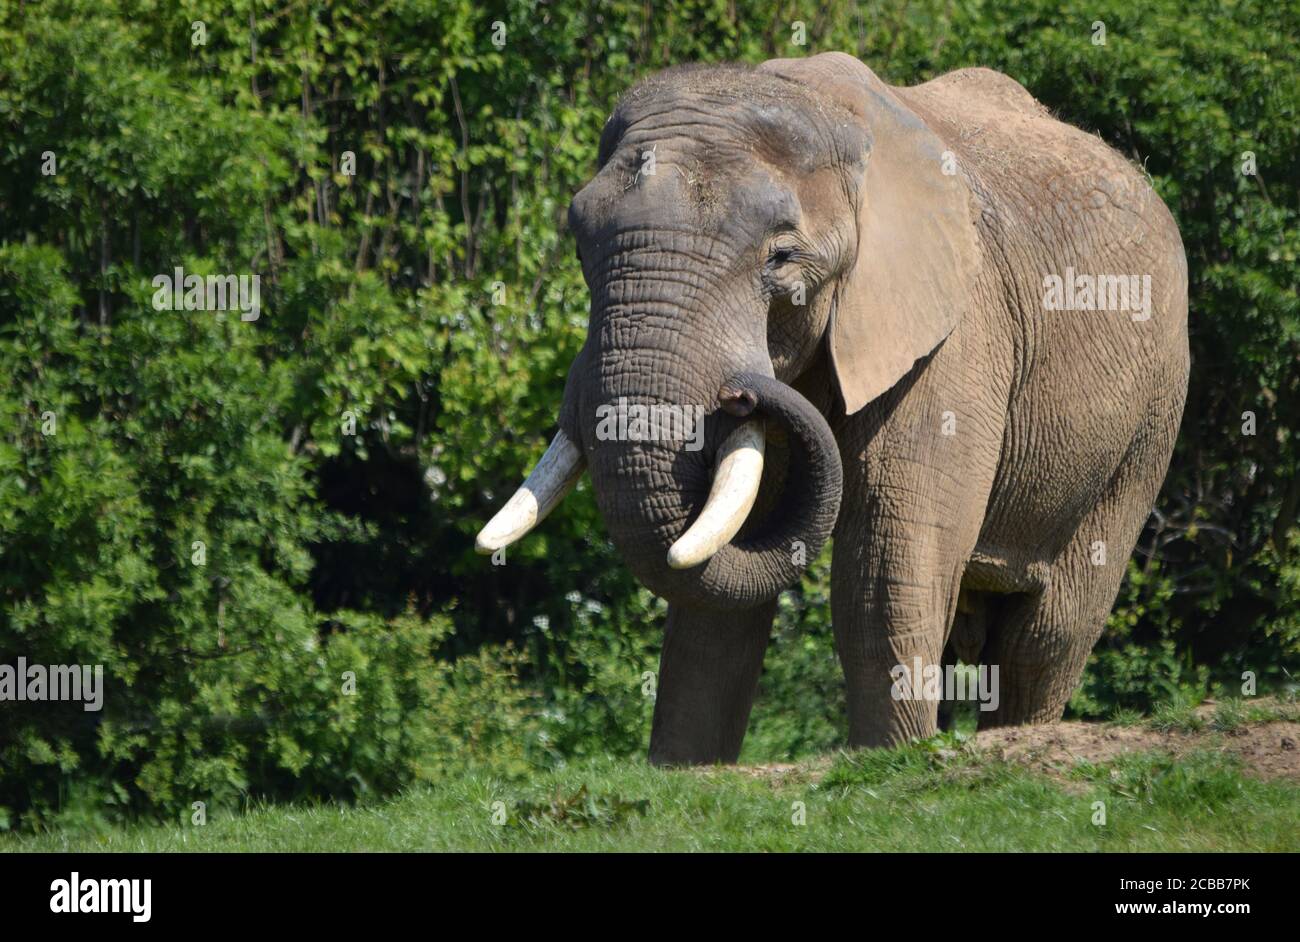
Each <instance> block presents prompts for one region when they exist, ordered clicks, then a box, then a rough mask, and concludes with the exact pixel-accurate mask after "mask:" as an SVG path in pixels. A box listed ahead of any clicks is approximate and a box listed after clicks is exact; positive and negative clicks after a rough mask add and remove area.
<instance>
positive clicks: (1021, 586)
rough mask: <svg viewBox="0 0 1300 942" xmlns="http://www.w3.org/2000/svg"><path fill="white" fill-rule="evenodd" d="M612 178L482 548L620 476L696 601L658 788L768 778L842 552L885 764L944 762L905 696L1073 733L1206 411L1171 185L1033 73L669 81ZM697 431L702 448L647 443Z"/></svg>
mask: <svg viewBox="0 0 1300 942" xmlns="http://www.w3.org/2000/svg"><path fill="white" fill-rule="evenodd" d="M598 159H599V171H598V172H597V173H596V175H595V177H594V178H593V179H592V180H591V181H590V182H589V183H588V184H587V185H586V186H585V187H584V188H583V189H582V190H581V191H580V192H579V193H578V194H577V195H576V196H575V197H574V199H573V202H572V205H571V207H570V210H569V226H570V228H571V230H572V232H573V234H574V236H575V239H576V242H577V247H578V255H579V259H580V262H581V265H582V271H583V276H584V278H585V280H586V283H587V285H588V287H589V289H590V292H591V314H590V327H589V331H588V336H587V339H586V343H585V345H584V346H583V348H582V350H581V352H580V353H579V355H578V356H577V357H576V358H575V360H574V362H573V365H572V368H571V369H570V371H569V374H568V379H567V384H566V387H565V393H564V399H563V404H562V407H561V411H560V415H559V431H558V433H557V434H556V436H555V438H554V440H553V442H552V444H551V447H550V448H549V449H548V451H547V453H546V455H545V456H544V457H543V459H542V461H541V462H540V464H539V465H538V467H537V468H536V469H535V470H534V472H533V473H532V475H531V476H530V477H529V478H528V480H527V481H526V482H525V484H524V486H523V487H522V488H521V489H520V490H519V492H518V493H517V494H516V495H515V496H514V497H513V498H512V499H511V501H510V502H509V503H508V504H507V505H506V506H505V507H504V508H503V509H502V510H501V512H500V513H499V514H498V515H497V516H496V517H494V518H493V520H492V521H490V522H489V524H488V525H487V526H486V527H485V528H484V529H483V530H482V532H481V533H480V534H479V539H478V548H479V550H480V551H481V552H492V551H494V550H496V549H498V548H500V547H502V546H505V545H506V544H508V543H510V542H512V541H513V540H516V539H518V538H520V537H521V536H522V535H523V534H525V533H526V532H527V531H528V530H529V529H531V527H533V526H535V525H536V523H537V522H538V521H539V520H541V518H542V517H543V516H545V514H546V513H547V512H548V511H549V510H550V509H551V508H552V507H554V506H555V504H556V503H558V501H559V500H560V499H561V498H562V497H563V496H564V493H565V492H566V491H567V490H568V488H569V487H571V486H572V485H573V483H574V482H575V481H576V480H577V478H578V477H579V476H580V475H581V474H582V472H583V470H584V468H586V469H589V471H590V475H591V481H592V486H593V489H594V492H595V497H596V501H597V504H598V506H599V508H600V511H601V514H602V516H603V518H604V520H605V523H606V526H607V527H608V530H609V533H610V535H611V537H612V539H613V542H614V545H615V547H616V548H617V550H618V551H619V553H620V555H621V556H623V558H624V559H625V560H626V562H627V564H628V565H629V566H630V567H631V569H632V571H633V572H634V573H635V575H636V576H637V577H638V578H639V579H640V580H641V581H642V582H643V583H644V584H645V585H646V586H648V587H649V588H650V589H652V590H653V591H654V592H656V593H657V594H659V595H661V596H663V597H664V598H665V599H667V601H668V603H669V607H668V616H667V624H666V634H665V637H664V643H663V653H662V659H661V663H660V675H659V686H658V699H657V702H656V705H655V714H654V722H653V730H652V734H651V744H650V759H651V761H652V762H654V763H657V764H686V763H704V762H717V761H722V762H732V761H735V760H736V758H737V756H738V753H739V750H740V746H741V741H742V739H743V737H744V732H745V727H746V724H747V722H748V717H749V711H750V706H751V704H752V701H753V697H754V693H755V689H756V686H757V681H758V676H759V673H760V671H761V668H762V661H763V655H764V651H765V648H766V646H767V644H768V639H769V635H770V633H771V625H772V620H773V616H774V613H775V610H776V601H775V599H776V596H777V595H778V593H780V592H781V590H782V589H784V588H785V587H787V586H789V585H790V584H791V583H792V582H793V581H794V580H795V579H796V577H797V576H798V575H799V573H800V571H801V569H802V567H803V565H804V564H805V563H806V562H807V561H808V560H811V559H812V558H813V557H814V556H815V555H816V553H817V552H818V551H819V550H820V549H821V547H822V546H823V545H824V543H825V541H826V540H827V539H828V538H829V537H830V536H832V531H833V536H834V551H833V560H832V603H831V608H832V616H833V623H834V633H835V643H836V649H837V652H838V655H839V659H840V663H841V665H842V667H843V670H844V676H845V684H846V691H847V704H848V711H849V736H850V742H851V744H852V745H857V746H885V745H892V744H897V743H901V742H906V741H908V740H909V739H911V738H913V737H924V736H927V735H930V734H932V733H933V732H934V731H935V729H936V725H937V722H938V720H937V716H938V713H939V705H938V703H937V702H936V701H935V700H934V699H927V698H924V697H920V696H913V697H902V698H900V697H898V696H897V692H898V688H897V685H896V683H895V681H896V680H897V677H898V666H899V665H942V664H945V663H953V662H954V660H955V659H957V658H960V659H961V660H962V661H964V662H966V663H971V664H986V665H995V666H997V667H998V668H999V681H1000V695H999V698H998V703H997V707H996V709H995V710H992V711H991V712H987V713H984V714H983V715H982V716H981V723H982V724H984V725H989V726H995V725H1004V724H1019V723H1043V722H1051V721H1054V720H1056V719H1059V718H1060V716H1061V713H1062V711H1063V709H1064V706H1065V703H1066V701H1067V700H1068V698H1069V697H1070V694H1071V692H1072V690H1073V688H1074V687H1075V685H1076V684H1077V683H1078V681H1079V677H1080V674H1081V672H1082V670H1083V666H1084V662H1085V659H1086V658H1087V656H1088V653H1089V651H1090V650H1091V648H1092V646H1093V645H1094V644H1095V642H1096V641H1097V638H1098V637H1099V635H1100V633H1101V631H1102V627H1103V623H1104V621H1105V619H1106V616H1107V614H1108V612H1109V610H1110V607H1111V605H1112V604H1113V602H1114V599H1115V596H1116V594H1117V592H1118V590H1119V586H1120V582H1121V579H1122V577H1123V575H1124V571H1125V565H1126V561H1127V559H1128V557H1129V554H1130V553H1131V552H1132V549H1133V547H1134V545H1135V543H1136V541H1137V538H1138V536H1139V535H1140V532H1141V528H1142V527H1143V524H1144V522H1145V521H1146V519H1147V517H1148V515H1149V513H1150V510H1151V507H1152V504H1153V502H1154V500H1155V498H1156V495H1157V492H1158V490H1159V488H1160V485H1161V481H1162V479H1163V477H1164V474H1165V471H1166V469H1167V467H1168V464H1169V459H1170V454H1171V452H1172V449H1173V446H1174V438H1175V435H1176V433H1177V429H1178V425H1179V421H1180V419H1181V415H1182V409H1183V401H1184V398H1185V395H1186V388H1187V376H1188V368H1189V355H1188V343H1187V263H1186V258H1185V256H1184V254H1183V249H1182V243H1181V240H1180V238H1179V234H1178V230H1177V227H1176V225H1175V223H1174V221H1173V218H1172V217H1171V215H1170V213H1169V211H1168V210H1167V209H1166V207H1165V206H1164V204H1163V203H1162V202H1161V201H1160V199H1159V197H1157V196H1156V194H1155V193H1154V192H1153V191H1152V189H1151V187H1150V186H1149V185H1148V182H1147V180H1146V179H1145V178H1144V175H1143V174H1142V173H1141V172H1140V171H1139V170H1138V169H1137V168H1135V167H1134V166H1133V165H1131V164H1130V163H1129V162H1128V161H1126V160H1125V159H1124V158H1123V157H1121V156H1120V155H1119V154H1117V153H1116V152H1115V151H1113V150H1111V149H1110V148H1109V147H1108V146H1106V145H1105V144H1104V143H1103V142H1102V141H1101V140H1100V139H1099V138H1098V137H1096V136H1095V135H1091V134H1087V133H1084V132H1083V131H1080V130H1078V129H1076V128H1073V127H1071V126H1069V125H1066V124H1063V123H1061V122H1060V121H1057V120H1055V119H1054V118H1053V117H1052V116H1051V115H1050V114H1049V113H1048V112H1047V110H1046V109H1045V108H1044V107H1043V106H1042V105H1040V104H1039V103H1038V102H1037V101H1035V100H1034V98H1033V97H1032V96H1030V94H1029V93H1028V92H1027V91H1025V89H1024V88H1023V87H1021V86H1020V85H1019V84H1018V83H1017V82H1015V81H1014V80H1013V79H1011V78H1008V77H1007V76H1005V75H1002V74H1000V73H997V72H993V71H990V70H987V69H980V68H973V69H962V70H960V71H957V72H952V73H950V74H948V75H944V76H942V77H941V78H937V79H934V80H933V81H929V82H926V83H924V84H922V85H917V86H915V87H911V88H904V87H895V86H891V85H887V84H885V83H884V82H882V81H881V80H880V79H879V78H878V77H877V76H876V75H875V74H874V73H873V72H872V71H871V70H870V69H868V68H867V67H866V66H865V65H863V64H862V63H861V62H859V61H858V60H856V59H854V58H852V57H850V56H848V55H844V54H841V53H829V54H824V55H817V56H813V57H810V58H805V59H777V60H772V61H769V62H765V63H763V64H762V65H760V66H757V67H739V66H716V67H684V68H683V67H679V68H674V69H669V70H667V71H665V72H661V73H658V74H656V75H653V76H651V77H649V78H647V79H645V80H643V81H641V82H640V83H639V84H637V85H635V86H634V87H633V88H632V89H631V90H630V91H629V92H628V93H627V94H626V95H625V96H624V97H623V99H622V100H621V102H620V103H619V104H618V106H617V108H616V110H615V111H614V113H613V115H612V116H611V117H610V118H609V120H608V121H607V123H606V125H605V128H604V131H603V133H602V136H601V142H600V152H599V158H598ZM687 404H695V405H697V406H699V407H700V408H699V411H698V412H697V414H703V416H704V418H703V426H702V429H701V434H700V435H699V436H698V439H697V441H696V444H697V445H698V447H695V448H692V447H690V443H689V442H688V441H687V440H686V436H684V435H677V436H675V437H674V436H672V435H666V434H664V435H655V434H653V433H647V429H648V428H650V427H651V424H650V423H647V422H646V421H645V419H646V415H647V412H646V409H647V408H648V407H650V406H655V405H661V406H672V405H687ZM637 406H640V407H642V409H641V412H640V413H639V416H640V419H641V421H640V422H639V423H638V422H636V421H635V419H636V418H637V417H636V416H633V421H631V422H628V423H627V424H626V426H624V425H617V426H616V427H615V428H612V429H611V426H610V425H609V423H608V422H606V421H605V420H606V419H608V417H609V415H610V410H611V409H613V408H617V409H622V410H624V412H632V411H634V407H637ZM667 414H668V411H667V410H662V412H661V414H660V415H659V416H658V418H659V419H662V418H663V416H664V415H667ZM651 417H652V418H654V416H653V415H652V416H651ZM602 424H604V431H605V434H601V433H600V431H601V427H602ZM611 431H614V432H617V434H610V433H611ZM633 431H635V432H636V434H633ZM918 659H919V660H918Z"/></svg>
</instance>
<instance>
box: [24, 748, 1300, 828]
mask: <svg viewBox="0 0 1300 942" xmlns="http://www.w3.org/2000/svg"><path fill="white" fill-rule="evenodd" d="M823 768H824V763H823ZM814 777H815V775H814V773H813V772H812V771H811V768H810V767H808V766H801V767H800V768H799V769H797V770H796V771H795V772H794V773H792V774H789V775H786V776H784V777H782V778H777V779H772V778H756V777H753V776H751V775H747V774H745V773H742V772H738V771H735V770H730V769H725V768H718V769H709V770H696V771H662V770H658V769H652V768H650V767H648V766H647V765H646V764H645V763H644V761H640V760H634V759H627V760H595V761H588V762H583V763H579V764H574V765H572V766H570V767H568V768H566V769H564V770H561V771H556V772H552V773H547V774H544V775H541V776H539V777H537V778H536V779H534V780H532V781H530V782H527V783H516V782H507V781H504V780H501V779H497V778H494V777H493V776H491V775H465V776H462V777H459V778H457V779H455V780H452V781H449V782H447V783H446V784H444V785H442V786H441V787H438V788H427V789H420V790H414V791H410V792H408V793H406V794H404V795H401V796H400V797H397V798H395V799H392V800H390V801H386V802H382V803H374V804H370V805H363V806H359V807H354V808H343V807H335V806H329V805H318V806H270V807H260V808H255V809H252V810H250V811H247V812H245V813H243V814H218V813H213V814H212V815H211V816H210V817H209V820H208V823H207V824H206V825H204V826H201V827H198V826H193V825H185V826H135V827H128V828H105V829H103V830H101V831H89V832H87V831H82V832H73V831H66V830H65V831H61V832H57V833H48V834H38V835H25V836H24V835H14V834H11V835H6V836H3V837H0V852H4V851H23V850H30V851H61V850H78V851H84V850H92V851H100V850H102V851H362V850H374V851H388V850H392V851H398V850H401V851H422V850H428V851H433V850H493V851H532V850H567V851H610V850H622V851H689V850H717V851H721V850H758V851H787V850H823V851H836V850H861V851H971V850H978V851H1090V850H1101V851H1192V850H1196V851H1297V850H1300V831H1298V830H1297V828H1296V827H1295V822H1296V821H1297V820H1300V788H1298V787H1296V786H1294V785H1287V784H1283V783H1279V782H1262V781H1257V780H1254V779H1250V778H1246V777H1244V776H1243V775H1242V770H1241V768H1240V767H1239V766H1238V765H1236V764H1234V763H1233V762H1232V761H1230V760H1229V759H1227V758H1225V757H1223V756H1222V755H1220V754H1217V753H1214V752H1202V753H1194V754H1191V755H1189V756H1186V757H1183V758H1180V759H1172V758H1170V757H1167V756H1163V755H1160V754H1152V753H1147V754H1141V753H1139V754H1135V755H1131V756H1126V757H1124V758H1123V759H1121V760H1120V761H1118V762H1114V763H1103V764H1098V765H1083V766H1080V767H1078V768H1076V769H1075V770H1074V771H1073V772H1072V773H1071V774H1070V775H1068V776H1066V777H1063V778H1054V777H1048V776H1047V775H1045V774H1042V773H1040V772H1036V771H1032V770H1030V769H1028V768H1026V767H1024V766H1021V765H1017V764H1014V763H1008V762H1003V761H1000V760H996V759H993V758H991V757H989V756H987V755H986V754H975V753H973V752H972V751H971V750H970V749H969V748H968V747H967V746H966V745H964V744H963V743H962V742H961V741H960V740H959V738H958V737H954V736H939V737H936V738H935V739H932V740H929V741H927V742H924V743H919V744H916V745H914V746H911V747H909V748H906V749H901V750H896V751H865V752H859V753H854V754H840V755H839V756H838V757H836V758H835V760H834V762H833V764H832V765H831V766H830V768H829V770H828V771H826V772H825V775H824V777H822V778H821V781H820V782H814V781H813V779H814ZM1097 801H1101V802H1104V803H1105V808H1106V824H1105V825H1104V826H1097V825H1094V824H1093V823H1092V820H1093V817H1094V813H1095V809H1094V802H1097ZM494 802H501V803H502V804H501V805H498V806H497V811H498V813H497V818H498V820H499V819H500V816H501V812H502V811H504V814H505V818H506V821H505V823H504V824H496V823H493V816H494V808H493V804H494ZM799 803H802V807H803V809H804V810H803V819H804V821H805V823H804V824H802V825H800V824H796V823H794V821H795V819H796V817H798V811H799V807H800V804H799Z"/></svg>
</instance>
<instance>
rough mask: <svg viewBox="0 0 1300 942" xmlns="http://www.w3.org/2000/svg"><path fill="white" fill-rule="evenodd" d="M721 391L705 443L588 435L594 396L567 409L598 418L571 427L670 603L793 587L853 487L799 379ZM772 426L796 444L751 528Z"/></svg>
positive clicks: (632, 553)
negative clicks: (690, 446)
mask: <svg viewBox="0 0 1300 942" xmlns="http://www.w3.org/2000/svg"><path fill="white" fill-rule="evenodd" d="M605 392H606V394H607V393H608V391H605ZM717 396H718V399H719V401H720V402H721V404H722V408H721V409H717V408H714V409H713V410H712V411H711V412H710V413H709V414H708V417H707V419H706V421H705V435H704V442H703V447H702V448H700V449H699V450H698V451H690V450H687V449H684V448H683V447H681V443H680V442H676V443H674V442H662V441H660V442H651V441H636V442H634V441H605V440H601V439H600V437H599V436H596V435H589V434H582V433H584V432H587V431H589V430H590V429H591V428H592V427H593V424H594V423H593V421H592V419H593V418H594V412H593V411H592V409H591V408H590V404H588V408H583V409H577V410H566V412H568V413H569V414H570V415H572V414H573V413H574V412H580V413H582V414H584V415H585V416H587V418H588V421H586V422H584V423H582V427H581V428H579V429H574V430H573V432H572V433H571V434H578V435H582V438H581V440H582V441H583V443H584V445H585V448H584V450H585V452H586V455H587V458H588V461H589V462H590V468H591V477H592V483H593V486H594V489H595V493H596V500H597V504H598V505H599V507H600V510H601V513H602V515H603V516H604V518H605V523H606V526H607V527H608V528H609V531H610V535H611V537H612V539H613V541H614V544H615V546H616V547H617V549H618V550H619V552H620V554H621V555H622V556H623V557H624V559H625V560H626V561H627V564H628V566H629V567H630V568H631V569H632V571H633V573H634V574H635V575H636V576H637V578H638V579H640V581H641V582H642V583H643V584H644V585H645V586H646V587H647V588H649V589H651V590H652V591H653V592H655V593H656V594H658V595H660V596H662V597H663V598H665V599H667V600H668V601H669V602H673V603H676V604H680V605H686V606H690V607H693V608H700V609H706V610H712V611H720V610H729V609H743V608H750V607H753V606H756V605H759V604H762V603H763V602H766V601H769V600H770V599H772V598H774V597H775V596H776V595H777V594H778V593H780V592H781V591H782V590H783V589H785V588H787V587H788V586H790V585H791V584H792V583H793V582H794V581H795V580H796V579H797V578H798V576H799V573H800V572H801V571H802V570H803V568H804V567H805V566H806V565H807V563H808V562H809V561H810V560H811V559H812V558H813V557H815V556H816V554H817V553H818V552H819V551H820V550H821V548H822V546H823V545H824V544H825V542H826V540H827V539H828V538H829V536H830V534H831V530H832V529H833V528H834V525H835V519H836V516H837V514H838V512H839V502H840V492H841V489H842V472H841V467H840V456H839V449H838V446H837V444H836V442H835V438H834V436H833V435H832V433H831V430H830V428H829V426H828V425H827V424H826V420H825V419H824V418H823V417H822V415H821V413H820V412H818V411H817V409H816V408H815V407H813V405H812V404H811V403H809V402H808V401H807V400H806V399H805V398H804V397H803V396H801V395H800V394H799V393H797V392H796V391H795V390H794V389H792V388H791V387H790V386H788V385H786V384H785V383H782V382H780V381H779V380H776V379H774V378H772V377H770V376H766V375H763V374H760V373H754V372H744V373H740V374H737V375H734V376H732V377H731V378H730V379H729V380H728V381H727V382H726V383H725V384H724V385H723V386H722V388H721V390H720V392H718V393H717ZM763 429H766V435H767V437H769V438H772V439H774V440H784V441H785V442H786V443H787V445H786V448H785V449H784V451H783V454H784V455H788V459H787V460H786V461H785V462H784V464H783V465H779V463H778V466H776V467H771V466H769V467H768V468H766V469H763V472H762V473H763V474H764V477H765V482H764V483H765V491H772V490H773V488H774V487H775V488H776V493H774V494H772V495H771V499H769V500H767V501H765V502H764V501H760V504H763V503H765V504H766V507H765V508H763V509H761V510H759V511H757V512H756V513H755V514H753V515H752V516H751V518H750V519H748V520H746V521H744V526H743V527H740V520H739V519H737V517H738V516H740V515H743V514H744V513H745V512H747V511H748V510H749V507H750V506H752V505H753V503H754V496H755V495H754V490H755V488H754V487H750V486H749V484H748V483H747V481H746V479H747V478H748V477H749V476H751V475H756V474H757V473H758V469H762V468H763V463H762V454H763V446H762V435H763V434H764V433H763V431H762V430H763ZM756 439H757V440H756ZM738 452H743V453H745V454H739V455H738ZM717 459H721V460H720V461H719V460H717ZM724 476H725V477H726V478H727V479H726V480H723V477H724ZM773 476H776V477H778V478H779V482H774V481H773V480H769V479H770V478H772V477H773ZM733 492H734V493H733ZM713 518H717V519H713ZM738 528H739V533H737V532H736V531H737V529H738ZM733 537H734V538H733Z"/></svg>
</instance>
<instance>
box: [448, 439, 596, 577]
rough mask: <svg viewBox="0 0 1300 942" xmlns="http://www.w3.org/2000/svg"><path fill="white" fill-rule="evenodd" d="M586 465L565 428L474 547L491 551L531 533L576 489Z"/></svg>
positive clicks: (490, 522)
mask: <svg viewBox="0 0 1300 942" xmlns="http://www.w3.org/2000/svg"><path fill="white" fill-rule="evenodd" d="M586 466H587V462H586V459H584V458H583V457H582V451H581V450H580V449H579V448H578V446H577V445H575V444H574V443H573V441H572V439H570V438H569V436H568V435H566V434H564V430H563V429H561V430H560V431H559V432H557V433H556V435H555V438H554V439H552V440H551V444H550V447H548V448H547V449H546V454H544V455H542V460H541V461H539V462H537V467H535V468H533V473H532V474H530V475H528V478H527V480H525V481H524V483H523V484H521V485H520V486H519V490H517V491H515V494H514V496H513V497H511V498H510V500H509V501H507V502H506V505H505V506H504V507H502V508H501V509H500V510H499V511H498V512H497V515H496V516H495V517H493V518H492V519H491V520H489V521H488V524H487V526H485V527H484V528H483V529H482V530H480V531H479V533H478V539H476V540H475V541H474V549H475V550H477V551H478V552H480V553H483V554H484V555H487V554H489V553H494V552H496V551H497V550H499V549H501V547H503V546H509V545H510V544H511V543H513V542H515V540H518V539H519V538H520V537H522V536H525V535H527V533H528V531H529V530H531V529H532V528H533V527H535V526H537V524H539V523H541V522H542V520H543V519H545V517H546V515H547V514H549V513H550V512H551V511H552V510H554V509H555V507H556V505H557V504H559V502H560V501H562V500H564V498H565V495H567V494H568V493H569V491H571V490H573V486H574V485H575V484H577V483H578V478H580V477H582V472H583V469H585V468H586Z"/></svg>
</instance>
